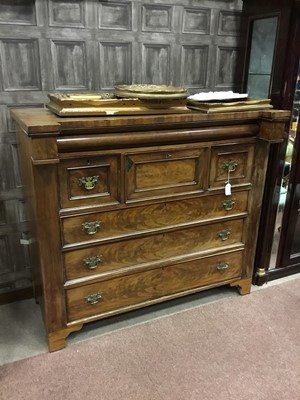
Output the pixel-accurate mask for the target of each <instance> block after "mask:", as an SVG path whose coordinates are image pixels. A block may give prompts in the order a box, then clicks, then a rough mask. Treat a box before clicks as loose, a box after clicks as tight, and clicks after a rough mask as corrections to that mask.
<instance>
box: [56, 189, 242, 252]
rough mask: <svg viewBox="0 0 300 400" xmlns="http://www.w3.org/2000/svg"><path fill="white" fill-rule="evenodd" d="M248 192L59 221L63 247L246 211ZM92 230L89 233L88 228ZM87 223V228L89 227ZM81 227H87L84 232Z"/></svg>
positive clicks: (67, 218)
mask: <svg viewBox="0 0 300 400" xmlns="http://www.w3.org/2000/svg"><path fill="white" fill-rule="evenodd" d="M247 202H248V191H244V192H236V193H233V195H232V196H225V195H216V196H213V197H212V196H209V197H200V198H194V199H187V200H179V201H171V202H166V203H159V204H152V205H149V206H142V207H134V208H127V209H124V210H116V211H107V212H103V213H95V214H89V215H84V216H78V217H66V218H62V220H61V222H62V231H63V241H64V244H71V243H81V242H90V241H97V240H101V239H111V238H116V237H124V236H127V235H130V234H134V233H136V232H144V231H151V230H156V229H160V228H162V229H163V228H166V227H172V226H178V225H181V224H186V223H192V222H197V221H201V220H205V219H206V220H209V219H211V218H218V217H225V216H230V215H234V214H239V213H243V212H246V210H247ZM93 223H94V229H93V228H91V229H92V231H91V230H89V229H88V228H89V227H90V226H91V227H93ZM89 224H90V225H89ZM84 227H87V228H86V229H85V228H84ZM91 232H92V233H91Z"/></svg>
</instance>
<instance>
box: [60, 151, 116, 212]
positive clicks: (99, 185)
mask: <svg viewBox="0 0 300 400" xmlns="http://www.w3.org/2000/svg"><path fill="white" fill-rule="evenodd" d="M118 171H119V158H118V156H103V157H97V158H92V157H91V158H86V159H77V160H66V161H62V162H61V164H60V166H59V184H60V192H61V207H62V208H72V207H81V206H92V205H101V204H103V205H107V204H115V203H119V190H120V184H119V173H118Z"/></svg>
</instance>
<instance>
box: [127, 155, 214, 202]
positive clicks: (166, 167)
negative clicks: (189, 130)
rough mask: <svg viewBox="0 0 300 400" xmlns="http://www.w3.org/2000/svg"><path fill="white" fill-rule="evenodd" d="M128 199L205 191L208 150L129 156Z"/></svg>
mask: <svg viewBox="0 0 300 400" xmlns="http://www.w3.org/2000/svg"><path fill="white" fill-rule="evenodd" d="M126 163H127V171H128V172H127V175H126V184H127V193H126V195H127V199H128V200H135V199H143V198H149V197H153V196H155V197H160V196H174V195H175V194H177V193H188V192H201V191H204V177H205V173H206V170H207V149H205V148H202V149H197V148H195V149H192V148H191V149H187V150H174V149H172V148H171V149H169V150H165V151H160V152H149V153H146V154H145V153H140V154H139V153H135V154H128V155H127V156H126Z"/></svg>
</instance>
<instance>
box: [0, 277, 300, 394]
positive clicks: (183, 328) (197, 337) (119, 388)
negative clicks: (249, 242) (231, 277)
mask: <svg viewBox="0 0 300 400" xmlns="http://www.w3.org/2000/svg"><path fill="white" fill-rule="evenodd" d="M299 311H300V279H299V277H298V278H296V279H292V280H289V281H286V282H283V283H282V284H276V285H269V286H268V287H267V288H265V289H261V290H254V292H253V293H252V294H251V295H250V296H243V297H240V296H236V295H231V294H230V295H229V296H226V298H222V299H220V300H214V301H212V302H210V301H209V302H207V301H206V303H205V304H201V305H200V306H195V307H191V308H190V309H184V310H178V311H176V312H170V313H169V315H165V316H164V317H162V318H160V317H157V318H155V319H153V320H148V321H144V322H143V323H138V324H133V325H131V326H128V327H126V328H122V329H118V330H116V331H114V332H106V333H103V334H102V335H101V334H100V335H98V336H97V337H94V338H93V339H89V340H84V341H81V342H80V343H77V344H75V343H74V344H72V345H69V346H68V347H67V348H66V349H64V350H62V351H58V352H55V353H51V354H50V353H45V354H40V355H38V356H36V357H30V358H27V359H25V360H21V361H18V362H15V363H9V364H6V365H3V366H2V367H0V378H1V385H0V398H3V399H5V400H11V399H14V400H16V399H24V400H27V399H28V400H29V399H30V400H38V399H40V398H45V399H47V400H48V399H49V400H52V399H53V400H54V399H55V400H60V399H64V400H68V399H70V400H71V399H72V400H76V399H80V400H81V399H82V398H85V399H100V400H102V399H109V400H119V399H125V400H182V399H187V400H202V399H203V400H211V399H216V398H217V399H218V400H232V399H233V400H235V399H239V400H282V399H287V400H299V399H300V317H299V316H300V313H299ZM1 395H2V397H1Z"/></svg>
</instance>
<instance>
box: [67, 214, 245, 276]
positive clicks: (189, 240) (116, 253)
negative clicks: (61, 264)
mask: <svg viewBox="0 0 300 400" xmlns="http://www.w3.org/2000/svg"><path fill="white" fill-rule="evenodd" d="M222 231H228V232H229V233H228V238H226V239H225V240H222V239H221V238H220V236H219V233H220V232H222ZM242 233H243V220H231V221H226V222H220V223H215V224H209V225H204V226H199V227H195V228H188V229H184V228H181V229H180V230H175V231H171V232H165V233H161V234H156V235H151V236H146V237H143V238H138V239H129V238H126V240H122V241H120V242H116V243H111V244H103V245H101V246H93V247H92V248H88V249H84V250H78V251H72V252H68V253H66V254H65V255H64V259H65V268H66V278H67V279H76V278H80V277H85V276H91V275H95V274H99V275H101V274H102V273H105V272H109V271H115V270H118V269H122V268H124V267H134V266H136V265H139V266H141V267H142V266H143V265H145V264H147V265H151V264H153V265H155V264H157V262H163V261H166V260H173V259H177V258H182V257H184V256H187V255H190V254H194V253H195V254H196V253H197V254H198V255H199V254H200V253H201V252H203V251H206V250H209V249H214V248H218V249H219V248H221V247H223V246H230V245H241V244H242V240H243V238H242ZM95 256H99V257H100V259H101V261H100V262H99V265H98V266H97V268H95V269H89V268H88V267H87V266H86V265H85V263H84V259H86V258H90V257H95Z"/></svg>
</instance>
